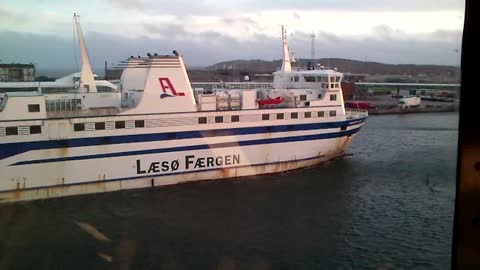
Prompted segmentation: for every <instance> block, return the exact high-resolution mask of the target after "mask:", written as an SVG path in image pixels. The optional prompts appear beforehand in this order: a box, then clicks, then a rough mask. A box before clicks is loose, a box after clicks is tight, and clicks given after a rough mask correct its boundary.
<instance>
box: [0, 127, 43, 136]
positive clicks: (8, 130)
mask: <svg viewBox="0 0 480 270" xmlns="http://www.w3.org/2000/svg"><path fill="white" fill-rule="evenodd" d="M18 128H19V127H5V136H13V135H19V132H18ZM28 130H29V134H41V133H42V126H40V125H35V126H28ZM20 135H28V134H26V133H25V134H20Z"/></svg>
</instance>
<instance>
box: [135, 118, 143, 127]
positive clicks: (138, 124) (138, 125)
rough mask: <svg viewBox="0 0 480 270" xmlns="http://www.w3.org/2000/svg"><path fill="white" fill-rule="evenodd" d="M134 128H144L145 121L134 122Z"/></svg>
mask: <svg viewBox="0 0 480 270" xmlns="http://www.w3.org/2000/svg"><path fill="white" fill-rule="evenodd" d="M140 123H141V124H140ZM134 126H135V128H144V127H145V120H135V122H134Z"/></svg>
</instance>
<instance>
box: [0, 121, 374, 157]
mask: <svg viewBox="0 0 480 270" xmlns="http://www.w3.org/2000/svg"><path fill="white" fill-rule="evenodd" d="M364 121H365V118H361V119H355V120H348V121H340V122H329V123H311V124H296V125H295V124H292V125H279V126H263V127H245V128H231V129H212V130H199V131H181V132H166V133H155V134H139V135H120V136H105V137H93V138H79V139H67V140H48V141H37V142H21V143H4V144H0V149H1V150H0V159H4V158H7V157H11V156H14V155H18V154H21V153H24V152H27V151H31V150H46V149H55V148H71V147H85V146H94V145H107V144H126V143H138V142H152V141H167V140H178V139H194V138H206V137H218V136H232V135H249V134H259V133H275V132H286V131H302V130H314V129H328V128H340V127H344V126H350V125H356V124H360V123H363V122H364Z"/></svg>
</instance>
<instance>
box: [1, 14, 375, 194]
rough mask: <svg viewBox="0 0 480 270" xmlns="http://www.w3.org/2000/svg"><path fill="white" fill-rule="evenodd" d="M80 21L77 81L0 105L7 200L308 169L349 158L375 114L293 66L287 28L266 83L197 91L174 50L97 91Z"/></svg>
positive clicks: (135, 60) (128, 66) (133, 62)
mask: <svg viewBox="0 0 480 270" xmlns="http://www.w3.org/2000/svg"><path fill="white" fill-rule="evenodd" d="M74 20H75V25H76V28H77V30H78V31H77V35H78V42H79V48H80V54H81V58H82V69H81V73H80V79H79V81H78V85H77V86H76V87H75V88H74V89H72V90H71V91H67V92H65V93H42V92H41V91H30V92H7V93H5V95H4V96H3V97H2V99H1V103H0V172H1V173H0V200H1V201H2V202H14V201H23V200H34V199H43V198H54V197H61V196H70V195H78V194H87V193H98V192H109V191H116V190H124V189H133V188H147V187H157V186H163V185H171V184H178V183H184V182H189V181H199V180H214V179H226V178H235V177H243V176H251V175H260V174H269V173H278V172H283V171H288V170H293V169H298V168H303V167H307V166H312V165H315V164H319V163H321V162H325V161H328V160H331V159H333V158H336V157H340V156H342V155H343V154H344V153H345V151H346V149H347V148H348V146H349V144H350V143H351V141H352V139H353V138H354V137H355V136H356V135H357V133H358V132H359V130H360V129H361V127H362V126H363V124H364V122H365V120H366V118H367V116H368V113H367V112H366V111H363V110H354V109H352V110H346V109H345V107H344V100H343V96H342V89H341V86H340V85H341V80H342V73H340V72H338V71H337V70H335V69H327V68H325V67H321V66H317V67H314V68H312V67H309V68H298V67H297V68H295V67H292V64H291V62H292V61H291V60H290V59H291V55H290V52H289V48H288V42H287V36H286V32H285V29H283V27H282V46H283V64H282V67H281V69H280V70H278V71H276V72H274V73H273V76H274V83H273V87H271V88H261V89H256V88H251V89H248V88H247V89H228V90H227V89H216V90H215V91H213V92H212V93H198V92H195V91H194V90H193V88H192V86H191V83H190V81H189V78H188V75H187V72H186V69H185V64H184V61H183V58H182V56H181V55H180V54H179V53H178V52H176V51H173V54H171V55H158V54H148V55H147V56H145V57H130V58H127V59H126V60H125V61H123V62H121V63H120V65H121V67H122V68H123V73H122V76H121V78H120V81H119V85H118V87H117V88H115V89H113V90H112V91H102V92H100V91H98V90H97V88H96V84H95V81H94V76H93V72H92V69H91V66H90V62H89V59H88V55H87V50H86V46H85V41H84V37H83V34H82V31H81V29H80V25H79V22H78V17H77V16H76V15H74ZM319 181H321V179H319Z"/></svg>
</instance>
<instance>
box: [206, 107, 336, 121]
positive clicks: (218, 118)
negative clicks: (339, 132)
mask: <svg viewBox="0 0 480 270" xmlns="http://www.w3.org/2000/svg"><path fill="white" fill-rule="evenodd" d="M329 115H330V116H331V117H334V116H337V111H335V110H332V111H329ZM303 116H304V118H312V112H304V115H303ZM230 117H231V118H230V120H231V121H230V122H239V121H240V117H239V116H238V115H231V116H230ZM276 117H277V120H283V119H285V114H284V113H277V115H276ZM317 117H325V112H324V111H319V112H317ZM290 119H298V112H292V113H291V114H290ZM262 120H270V114H268V113H265V114H262ZM198 123H199V124H206V123H207V117H199V118H198ZM215 123H223V116H215Z"/></svg>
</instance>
